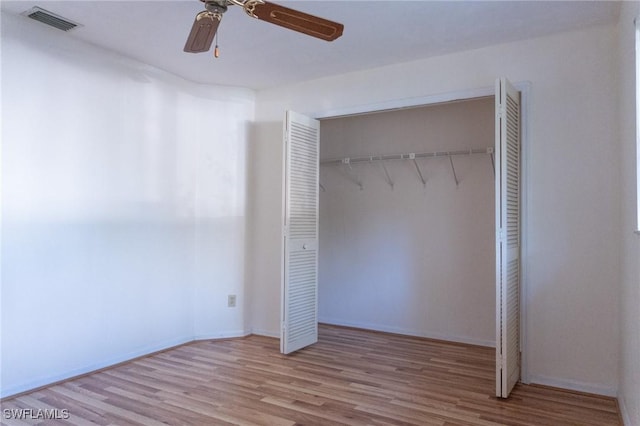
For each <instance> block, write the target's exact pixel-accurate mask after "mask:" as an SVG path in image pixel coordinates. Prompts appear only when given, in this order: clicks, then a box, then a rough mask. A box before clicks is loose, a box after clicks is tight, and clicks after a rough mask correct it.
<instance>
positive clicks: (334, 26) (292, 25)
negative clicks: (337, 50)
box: [184, 0, 344, 57]
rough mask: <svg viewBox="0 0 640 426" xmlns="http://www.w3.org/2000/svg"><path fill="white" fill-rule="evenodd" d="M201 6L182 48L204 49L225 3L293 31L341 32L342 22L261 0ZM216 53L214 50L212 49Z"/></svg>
mask: <svg viewBox="0 0 640 426" xmlns="http://www.w3.org/2000/svg"><path fill="white" fill-rule="evenodd" d="M200 1H202V2H203V3H204V7H205V10H203V11H202V12H200V13H198V14H197V15H196V18H195V21H194V22H193V27H192V28H191V32H190V33H189V37H188V38H187V43H186V44H185V46H184V51H185V52H190V53H199V52H206V51H208V50H209V49H210V48H211V43H212V42H213V38H214V37H215V35H216V32H217V30H218V25H220V20H221V19H222V14H224V13H225V12H226V11H227V7H228V6H232V5H236V6H240V7H242V8H243V9H244V11H245V12H246V13H247V14H248V15H249V16H251V17H253V18H257V19H260V20H261V21H266V22H270V23H272V24H275V25H279V26H281V27H284V28H288V29H290V30H293V31H298V32H300V33H303V34H307V35H310V36H312V37H317V38H319V39H322V40H326V41H333V40H335V39H337V38H338V37H340V36H341V35H342V30H343V29H344V26H343V25H342V24H339V23H337V22H333V21H329V20H327V19H324V18H319V17H317V16H313V15H309V14H307V13H304V12H300V11H297V10H294V9H290V8H288V7H284V6H280V5H277V4H275V3H271V2H268V1H264V0H200ZM216 57H217V51H216Z"/></svg>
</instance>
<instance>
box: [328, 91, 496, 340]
mask: <svg viewBox="0 0 640 426" xmlns="http://www.w3.org/2000/svg"><path fill="white" fill-rule="evenodd" d="M494 120H495V118H494V99H493V98H492V97H491V98H483V99H478V100H473V101H467V102H454V103H447V104H439V105H435V106H429V107H422V108H412V109H403V110H399V111H393V112H384V113H380V114H367V115H358V116H353V117H345V118H337V119H331V120H324V121H322V125H321V144H320V156H321V158H338V157H357V156H363V155H367V154H369V155H372V154H399V153H409V152H414V153H415V152H432V151H446V150H453V151H455V150H465V149H471V148H474V149H486V148H487V147H492V146H493V143H494ZM416 161H417V162H418V164H419V166H420V167H421V169H422V173H423V175H424V177H425V178H426V179H427V181H428V184H427V185H426V186H423V184H422V182H421V181H420V177H419V175H418V173H417V171H416V169H415V165H414V164H413V162H410V161H400V162H398V161H389V162H386V163H385V164H386V166H385V167H386V168H387V170H388V172H389V174H390V176H391V178H392V180H393V182H394V187H393V189H391V187H390V185H389V184H388V183H387V181H386V179H385V173H384V170H383V169H382V167H381V166H380V164H377V163H376V164H367V163H365V164H362V163H361V164H354V165H353V171H354V172H355V174H357V176H358V178H359V179H360V180H361V181H362V183H363V189H362V190H360V188H359V186H358V185H356V183H354V182H353V181H352V180H351V179H352V178H353V176H354V174H346V173H351V172H347V171H345V169H344V167H343V166H336V165H327V166H322V167H321V170H320V179H321V183H322V184H323V186H324V187H325V188H326V191H325V192H320V225H319V228H320V245H319V247H320V250H319V271H318V274H319V275H318V279H319V283H318V287H319V296H318V299H319V319H320V321H321V322H325V323H331V324H340V325H349V326H357V327H361V328H369V329H374V330H384V331H392V332H398V333H403V334H410V335H417V336H425V337H432V338H440V339H447V340H453V341H460V342H467V343H476V344H482V345H486V346H493V345H495V253H494V252H495V233H494V229H495V218H494V208H495V204H494V203H495V201H494V174H493V167H492V163H491V157H490V156H489V155H488V154H482V155H474V156H458V157H455V158H454V166H455V168H456V175H457V177H458V179H459V182H460V184H459V186H458V187H456V183H455V179H454V176H453V173H452V169H451V164H450V162H449V159H448V158H447V157H441V158H429V159H418V160H416Z"/></svg>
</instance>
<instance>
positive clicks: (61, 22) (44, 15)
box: [22, 6, 82, 31]
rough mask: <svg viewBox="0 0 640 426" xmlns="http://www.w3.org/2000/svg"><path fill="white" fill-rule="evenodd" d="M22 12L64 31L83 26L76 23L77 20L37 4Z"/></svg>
mask: <svg viewBox="0 0 640 426" xmlns="http://www.w3.org/2000/svg"><path fill="white" fill-rule="evenodd" d="M22 14H23V15H24V16H28V17H29V18H31V19H35V20H36V21H40V22H42V23H43V24H47V25H49V26H52V27H54V28H57V29H59V30H62V31H69V30H72V29H74V28H76V27H81V26H82V25H80V24H76V23H75V22H71V21H70V20H68V19H67V18H63V17H62V16H59V15H56V14H55V13H51V12H49V11H48V10H44V9H42V8H40V7H37V6H36V7H34V8H33V9H31V10H27V11H26V12H24V13H22Z"/></svg>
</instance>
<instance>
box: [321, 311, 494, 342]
mask: <svg viewBox="0 0 640 426" xmlns="http://www.w3.org/2000/svg"><path fill="white" fill-rule="evenodd" d="M318 321H319V322H321V323H323V324H330V325H341V326H344V327H354V328H362V329H365V330H372V331H382V332H385V333H395V334H404V335H406V336H414V337H424V338H427V339H436V340H446V341H449V342H456V343H466V344H468V345H476V346H486V347H490V348H495V347H496V342H495V341H492V340H483V339H476V338H473V337H466V336H454V335H451V334H442V333H432V332H428V331H419V330H411V329H404V328H400V327H390V326H386V325H380V324H369V323H361V322H353V321H343V320H336V319H329V318H319V319H318Z"/></svg>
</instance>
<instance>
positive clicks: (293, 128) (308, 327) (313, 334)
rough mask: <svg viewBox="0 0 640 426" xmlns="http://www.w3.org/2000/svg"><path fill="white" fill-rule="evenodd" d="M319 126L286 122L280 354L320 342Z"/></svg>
mask: <svg viewBox="0 0 640 426" xmlns="http://www.w3.org/2000/svg"><path fill="white" fill-rule="evenodd" d="M319 143H320V122H319V121H317V120H314V119H311V118H309V117H305V116H303V115H300V114H297V113H294V112H292V111H287V114H286V119H285V179H284V181H285V206H284V211H285V217H284V236H283V237H284V274H283V275H284V279H283V284H282V335H281V339H280V350H281V352H282V353H284V354H288V353H291V352H294V351H297V350H298V349H301V348H304V347H305V346H308V345H311V344H313V343H315V342H317V341H318V187H319V175H318V173H319V157H318V150H319Z"/></svg>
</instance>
